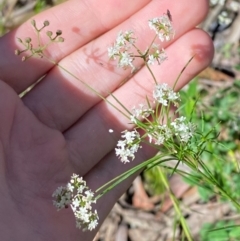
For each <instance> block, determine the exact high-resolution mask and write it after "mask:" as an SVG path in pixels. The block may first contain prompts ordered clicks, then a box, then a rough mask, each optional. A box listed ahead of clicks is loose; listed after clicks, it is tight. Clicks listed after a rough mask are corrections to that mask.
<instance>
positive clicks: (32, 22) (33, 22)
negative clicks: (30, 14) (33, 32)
mask: <svg viewBox="0 0 240 241" xmlns="http://www.w3.org/2000/svg"><path fill="white" fill-rule="evenodd" d="M31 24H32V26H33V27H36V21H35V20H34V19H33V20H32V21H31Z"/></svg>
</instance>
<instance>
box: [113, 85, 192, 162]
mask: <svg viewBox="0 0 240 241" xmlns="http://www.w3.org/2000/svg"><path fill="white" fill-rule="evenodd" d="M153 98H154V100H155V102H156V103H157V106H158V107H159V105H160V106H162V108H168V107H170V105H171V104H174V105H178V104H179V102H180V95H179V93H176V92H175V91H174V90H173V89H172V88H171V87H169V86H168V85H167V84H166V83H163V84H156V86H155V89H154V90H153ZM154 113H155V110H153V109H152V108H151V107H145V106H144V105H143V104H141V105H139V109H138V108H136V107H134V108H133V113H132V115H131V116H130V120H131V121H132V122H133V123H134V124H136V125H137V126H138V124H139V123H141V121H142V120H146V121H147V123H148V125H147V128H146V129H145V132H146V134H147V136H148V138H149V143H153V144H155V145H158V146H159V145H163V144H165V142H166V141H169V140H172V141H174V140H177V141H178V142H180V143H184V144H187V143H188V142H189V141H190V140H191V138H192V137H193V135H194V132H195V129H196V126H195V125H194V124H192V123H191V122H189V121H187V119H186V117H184V116H181V117H179V118H175V119H174V118H170V117H169V116H167V117H166V119H167V121H166V123H161V122H160V120H162V119H161V118H160V120H158V118H155V120H156V121H157V122H156V121H155V122H149V120H148V117H149V116H151V115H153V114H154ZM142 127H143V125H140V128H141V129H142ZM121 137H122V138H123V139H122V140H119V141H118V143H117V148H115V152H116V156H117V157H119V159H120V160H121V162H123V163H127V162H129V159H130V158H131V159H132V160H134V158H135V153H136V152H137V151H138V149H139V147H140V143H141V137H140V134H139V133H138V132H137V130H136V129H135V130H133V131H124V132H123V135H122V136H121Z"/></svg>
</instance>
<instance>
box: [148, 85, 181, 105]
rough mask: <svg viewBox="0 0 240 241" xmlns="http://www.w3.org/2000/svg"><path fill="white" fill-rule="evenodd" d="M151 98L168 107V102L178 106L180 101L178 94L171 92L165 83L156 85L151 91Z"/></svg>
mask: <svg viewBox="0 0 240 241" xmlns="http://www.w3.org/2000/svg"><path fill="white" fill-rule="evenodd" d="M153 98H154V99H155V100H156V101H157V102H158V103H160V104H162V105H163V106H168V104H169V102H171V103H174V105H178V102H179V101H180V95H179V93H176V92H174V91H173V89H172V88H170V87H169V86H168V85H167V84H166V83H163V84H157V85H156V86H155V89H154V90H153Z"/></svg>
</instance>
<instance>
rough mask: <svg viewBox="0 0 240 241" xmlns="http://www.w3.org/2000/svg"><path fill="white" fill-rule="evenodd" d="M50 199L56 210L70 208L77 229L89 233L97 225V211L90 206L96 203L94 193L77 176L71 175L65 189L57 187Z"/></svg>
mask: <svg viewBox="0 0 240 241" xmlns="http://www.w3.org/2000/svg"><path fill="white" fill-rule="evenodd" d="M52 197H53V198H54V199H55V200H53V205H54V206H55V207H56V208H57V210H61V209H63V208H68V207H69V205H70V206H71V208H72V210H73V213H74V216H75V218H76V227H77V228H83V230H90V231H91V230H93V229H95V228H96V226H97V225H98V214H97V211H96V210H95V211H94V212H93V211H92V204H93V203H96V200H95V199H94V193H93V192H92V191H91V190H90V189H89V188H88V187H87V186H86V182H85V181H84V180H83V179H82V178H81V177H79V176H78V175H76V174H73V175H72V177H71V180H70V182H69V183H68V184H67V185H66V186H65V187H58V188H57V189H56V190H55V192H54V193H53V195H52Z"/></svg>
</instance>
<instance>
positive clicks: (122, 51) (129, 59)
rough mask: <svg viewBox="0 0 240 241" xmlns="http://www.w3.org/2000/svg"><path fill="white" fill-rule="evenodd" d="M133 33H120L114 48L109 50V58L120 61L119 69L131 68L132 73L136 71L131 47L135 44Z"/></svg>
mask: <svg viewBox="0 0 240 241" xmlns="http://www.w3.org/2000/svg"><path fill="white" fill-rule="evenodd" d="M135 41H136V39H135V37H134V33H133V31H126V32H122V31H121V32H119V34H118V36H117V39H116V41H115V43H114V44H113V46H111V47H109V48H108V56H109V58H110V59H113V60H116V59H117V60H118V67H120V68H124V69H126V68H128V67H131V68H132V71H134V70H135V67H134V65H133V60H134V57H133V54H132V53H131V47H132V45H133V44H134V43H135Z"/></svg>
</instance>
